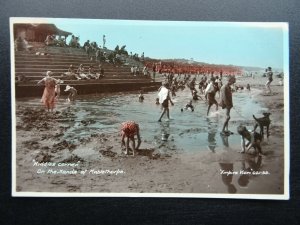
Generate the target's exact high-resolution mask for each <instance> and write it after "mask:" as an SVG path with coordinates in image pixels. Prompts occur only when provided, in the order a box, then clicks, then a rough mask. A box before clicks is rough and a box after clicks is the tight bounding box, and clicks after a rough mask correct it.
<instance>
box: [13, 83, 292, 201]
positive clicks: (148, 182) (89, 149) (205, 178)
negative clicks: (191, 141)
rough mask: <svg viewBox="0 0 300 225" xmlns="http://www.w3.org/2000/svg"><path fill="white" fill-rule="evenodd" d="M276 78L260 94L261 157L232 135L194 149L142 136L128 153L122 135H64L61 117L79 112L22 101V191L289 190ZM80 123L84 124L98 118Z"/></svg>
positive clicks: (232, 123) (69, 117) (18, 141)
mask: <svg viewBox="0 0 300 225" xmlns="http://www.w3.org/2000/svg"><path fill="white" fill-rule="evenodd" d="M278 81H279V79H278V78H275V79H274V81H273V83H272V86H271V87H272V90H273V92H274V94H273V95H267V94H265V93H264V92H261V93H260V94H258V95H257V96H256V97H255V101H257V102H259V103H260V104H262V105H263V106H264V107H265V108H267V109H268V111H269V112H271V113H272V115H271V120H272V122H271V126H270V137H269V138H268V139H267V138H265V140H264V141H263V143H262V150H263V153H264V156H262V157H261V158H260V157H259V156H257V154H255V153H253V152H248V153H246V154H241V153H238V151H240V145H239V144H233V145H232V144H230V140H229V144H227V141H228V140H227V139H226V138H225V139H222V141H223V144H224V145H223V146H222V148H218V149H217V150H216V151H212V150H211V149H209V148H207V146H206V147H205V146H203V149H201V150H200V151H190V152H189V151H176V145H175V144H174V143H172V140H171V139H170V140H168V141H167V142H166V143H162V144H161V145H153V143H152V142H149V141H147V140H142V144H141V149H140V150H139V151H138V156H136V157H133V156H131V155H129V156H128V155H125V154H124V153H122V150H121V145H120V136H119V133H118V132H111V133H110V132H107V133H105V132H101V133H94V132H91V133H90V134H87V135H85V136H84V137H82V138H80V139H78V141H77V142H71V141H69V140H68V141H67V140H62V138H61V137H62V136H63V135H64V134H65V133H66V132H67V131H68V130H70V129H71V127H70V126H68V125H66V123H63V122H65V121H66V120H72V119H74V117H75V114H74V112H72V109H71V110H70V109H69V108H66V109H64V110H60V111H59V112H56V113H53V114H51V113H47V112H45V111H44V109H43V108H42V107H41V108H39V109H36V108H30V107H29V106H28V107H27V106H24V105H18V104H17V105H16V128H17V129H16V137H17V138H16V192H18V193H20V194H22V193H24V192H50V193H188V194H201V193H203V194H205V193H207V194H215V193H216V194H226V193H232V194H234V193H235V194H245V197H246V196H247V194H283V192H284V124H283V122H284V120H283V118H284V115H283V112H284V99H283V97H284V95H283V86H279V85H278ZM265 82H266V78H255V79H252V78H238V79H237V83H238V84H241V85H243V86H245V85H246V84H247V83H249V84H250V85H251V87H253V88H257V89H259V90H263V89H264V83H265ZM237 94H238V93H237ZM171 116H172V115H171ZM258 116H259V115H258ZM75 119H76V118H75ZM154 119H155V118H154ZM250 120H252V118H249V121H250ZM82 121H83V122H82V126H86V127H88V126H89V125H91V124H93V123H94V122H95V121H92V120H88V119H85V120H84V119H83V120H82ZM170 123H176V118H175V120H172V121H170ZM237 125H238V124H237V121H234V120H232V121H230V123H229V128H230V129H231V130H232V131H234V132H235V131H236V127H237ZM144 129H145V128H144ZM218 133H219V130H218ZM235 133H236V132H235ZM218 135H219V134H218ZM235 136H236V134H235ZM230 138H231V137H229V139H230ZM162 145H163V147H164V149H165V150H164V151H161V149H160V147H161V146H162ZM186 148H188V146H186ZM286 151H287V150H286Z"/></svg>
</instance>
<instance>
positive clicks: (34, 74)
mask: <svg viewBox="0 0 300 225" xmlns="http://www.w3.org/2000/svg"><path fill="white" fill-rule="evenodd" d="M96 72H99V71H96ZM62 73H64V72H59V71H56V72H53V76H61V74H62ZM45 74H46V71H43V72H17V73H15V76H16V77H18V76H20V75H23V76H25V77H28V78H29V77H44V76H45ZM104 75H105V76H114V75H115V76H125V75H128V76H132V75H131V74H130V73H128V72H116V71H104ZM132 77H134V76H132Z"/></svg>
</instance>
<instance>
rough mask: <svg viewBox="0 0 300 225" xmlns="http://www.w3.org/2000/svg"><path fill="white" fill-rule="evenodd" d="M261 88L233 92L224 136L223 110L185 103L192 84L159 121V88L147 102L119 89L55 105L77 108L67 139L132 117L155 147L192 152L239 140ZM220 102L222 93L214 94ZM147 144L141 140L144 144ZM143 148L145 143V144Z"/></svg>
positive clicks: (30, 102) (115, 127) (34, 103)
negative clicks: (239, 130)
mask: <svg viewBox="0 0 300 225" xmlns="http://www.w3.org/2000/svg"><path fill="white" fill-rule="evenodd" d="M258 93H259V91H258V90H255V89H252V90H251V92H249V91H246V90H244V91H240V92H235V93H233V103H234V108H233V109H232V110H231V120H230V122H229V129H230V130H231V131H233V132H234V134H233V135H231V136H230V137H229V138H226V139H223V138H222V136H221V135H220V131H221V129H222V125H223V122H224V116H225V111H224V110H222V109H219V111H217V112H216V107H215V106H212V107H211V110H210V114H209V116H208V117H207V116H206V111H207V105H206V103H205V102H204V101H202V100H198V101H193V105H194V107H195V111H194V112H191V111H189V110H186V111H185V110H184V111H183V112H181V108H184V106H185V105H186V104H187V103H188V102H189V100H190V99H191V94H190V90H189V89H187V88H186V89H184V90H183V91H178V92H177V96H175V97H173V98H172V99H173V101H174V103H175V105H174V106H170V117H171V120H170V121H166V120H167V117H166V115H165V116H164V118H163V119H162V122H161V123H159V122H157V121H158V118H159V116H160V114H161V111H162V110H161V107H160V106H159V105H156V104H155V99H156V98H157V92H149V93H145V94H144V97H145V99H144V101H143V102H139V101H138V93H116V94H106V95H104V94H98V95H88V96H87V95H86V96H78V98H77V99H76V101H75V102H74V103H68V102H66V101H65V99H64V98H65V96H62V97H61V98H60V101H59V102H58V104H57V108H56V110H58V111H61V110H64V109H69V110H70V111H72V112H74V113H75V117H74V121H69V122H64V123H65V124H66V125H69V126H71V128H70V129H68V130H67V131H66V132H65V133H64V136H63V138H64V139H67V140H71V141H72V140H76V139H80V138H85V137H89V136H90V135H91V134H99V133H118V132H119V128H120V124H121V123H122V122H123V121H126V120H134V121H136V122H137V123H138V124H139V125H140V132H141V137H142V141H143V142H146V143H148V144H151V145H154V146H156V147H157V148H158V149H159V150H160V151H162V152H165V151H173V150H174V151H175V150H176V151H179V152H194V151H202V150H210V151H213V152H214V151H218V150H220V149H223V147H224V146H227V147H228V145H237V144H238V145H239V143H240V137H239V136H238V135H237V134H236V127H237V126H238V125H239V124H240V123H243V124H244V125H247V127H248V129H252V128H253V126H252V125H253V118H252V115H253V114H255V115H260V114H261V112H262V111H264V110H266V109H264V108H262V107H261V106H260V105H259V103H258V102H256V101H255V95H257V94H258ZM216 99H217V101H218V100H219V99H218V94H217V97H216ZM17 104H18V105H23V106H27V107H42V106H41V103H40V99H39V98H30V99H19V100H17ZM163 134H169V137H168V140H167V141H163V140H162V135H163ZM142 145H143V144H142ZM141 147H142V146H141Z"/></svg>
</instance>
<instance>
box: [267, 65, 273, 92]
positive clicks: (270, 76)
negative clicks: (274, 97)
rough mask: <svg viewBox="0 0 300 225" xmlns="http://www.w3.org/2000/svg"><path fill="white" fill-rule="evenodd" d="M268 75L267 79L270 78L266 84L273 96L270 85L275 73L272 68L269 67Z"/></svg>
mask: <svg viewBox="0 0 300 225" xmlns="http://www.w3.org/2000/svg"><path fill="white" fill-rule="evenodd" d="M266 75H267V78H268V81H267V83H266V89H267V90H268V91H269V93H270V94H271V93H272V91H271V88H270V85H271V83H272V81H273V72H272V68H271V67H268V68H267V69H266Z"/></svg>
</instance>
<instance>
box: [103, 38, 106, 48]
mask: <svg viewBox="0 0 300 225" xmlns="http://www.w3.org/2000/svg"><path fill="white" fill-rule="evenodd" d="M102 39H103V46H102V47H103V49H105V48H106V47H105V44H106V37H105V35H103V38H102Z"/></svg>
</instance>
